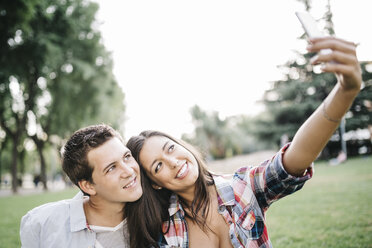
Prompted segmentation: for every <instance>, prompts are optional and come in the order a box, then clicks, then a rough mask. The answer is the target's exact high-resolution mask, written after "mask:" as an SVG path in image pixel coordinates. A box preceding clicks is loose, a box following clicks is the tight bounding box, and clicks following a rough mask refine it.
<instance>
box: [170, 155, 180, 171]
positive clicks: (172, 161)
mask: <svg viewBox="0 0 372 248" xmlns="http://www.w3.org/2000/svg"><path fill="white" fill-rule="evenodd" d="M180 164H181V163H180V161H179V160H178V159H175V158H172V159H170V160H169V165H170V166H171V168H173V169H174V168H177V167H178V166H180Z"/></svg>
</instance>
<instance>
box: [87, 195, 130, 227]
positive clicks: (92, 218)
mask: <svg viewBox="0 0 372 248" xmlns="http://www.w3.org/2000/svg"><path fill="white" fill-rule="evenodd" d="M123 208H124V203H123V204H120V203H107V202H104V201H102V200H97V199H91V197H90V198H89V199H87V200H85V201H84V212H85V216H86V219H87V222H88V224H89V225H94V226H106V227H115V226H117V225H118V224H120V222H122V221H123V219H124V215H123Z"/></svg>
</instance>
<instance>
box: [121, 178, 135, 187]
mask: <svg viewBox="0 0 372 248" xmlns="http://www.w3.org/2000/svg"><path fill="white" fill-rule="evenodd" d="M136 183H137V177H134V178H133V180H132V181H130V182H129V183H128V184H127V185H125V186H124V187H123V189H129V188H132V187H134V186H135V185H136Z"/></svg>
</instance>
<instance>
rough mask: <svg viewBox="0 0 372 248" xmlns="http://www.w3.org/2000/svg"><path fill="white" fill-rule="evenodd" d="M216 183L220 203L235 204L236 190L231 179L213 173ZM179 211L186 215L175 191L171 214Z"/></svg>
mask: <svg viewBox="0 0 372 248" xmlns="http://www.w3.org/2000/svg"><path fill="white" fill-rule="evenodd" d="M212 176H213V180H214V184H215V186H216V191H217V199H218V205H219V206H221V205H225V206H234V205H235V195H234V190H233V188H232V187H231V185H230V183H229V181H228V180H227V179H226V178H224V177H223V176H219V175H212ZM178 211H180V213H181V215H182V216H185V212H184V210H183V208H182V205H181V203H180V201H179V200H178V196H177V194H175V193H173V194H172V195H171V197H170V199H169V208H168V212H169V216H173V215H175V214H176V213H177V212H178Z"/></svg>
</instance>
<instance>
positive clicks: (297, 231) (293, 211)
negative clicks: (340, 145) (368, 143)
mask: <svg viewBox="0 0 372 248" xmlns="http://www.w3.org/2000/svg"><path fill="white" fill-rule="evenodd" d="M371 191H372V156H369V157H367V158H356V159H349V160H348V161H347V162H346V163H344V164H341V165H338V166H334V167H331V166H328V164H326V163H319V162H316V163H315V173H314V177H313V178H312V179H311V180H310V181H308V182H307V183H306V184H305V186H304V188H303V189H302V190H300V191H299V192H296V193H295V194H293V195H290V196H288V197H286V198H284V199H281V200H280V201H278V202H276V203H274V204H273V205H272V206H271V207H270V208H269V210H268V211H267V216H266V218H267V223H268V230H269V235H270V238H271V241H272V243H273V246H274V247H275V248H282V247H283V248H284V247H299V248H300V247H337V248H342V247H345V248H346V247H348V248H351V247H363V248H366V247H372V192H371Z"/></svg>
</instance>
